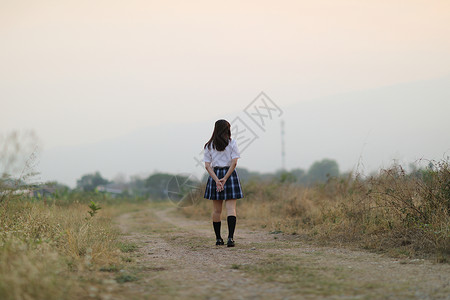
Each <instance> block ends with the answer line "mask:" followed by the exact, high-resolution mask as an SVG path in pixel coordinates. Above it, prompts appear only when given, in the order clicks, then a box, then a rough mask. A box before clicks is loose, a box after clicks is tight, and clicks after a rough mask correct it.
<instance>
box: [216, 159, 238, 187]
mask: <svg viewBox="0 0 450 300" xmlns="http://www.w3.org/2000/svg"><path fill="white" fill-rule="evenodd" d="M237 160H238V159H237V158H233V159H232V160H231V164H230V168H229V169H228V172H227V174H225V176H223V178H221V179H220V181H221V182H222V184H225V182H226V181H227V180H228V178H229V177H230V176H231V173H233V171H234V169H235V168H236V165H237Z"/></svg>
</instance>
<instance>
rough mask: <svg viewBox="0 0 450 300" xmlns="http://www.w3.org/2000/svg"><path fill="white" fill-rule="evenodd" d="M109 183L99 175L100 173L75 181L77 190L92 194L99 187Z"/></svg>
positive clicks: (84, 176)
mask: <svg viewBox="0 0 450 300" xmlns="http://www.w3.org/2000/svg"><path fill="white" fill-rule="evenodd" d="M107 183H109V181H108V180H107V179H105V178H103V177H102V175H100V172H98V171H97V172H95V173H94V174H86V175H83V176H82V177H81V178H80V179H78V180H77V188H79V189H82V190H83V191H85V192H92V191H95V189H96V188H97V187H98V186H99V185H103V184H107Z"/></svg>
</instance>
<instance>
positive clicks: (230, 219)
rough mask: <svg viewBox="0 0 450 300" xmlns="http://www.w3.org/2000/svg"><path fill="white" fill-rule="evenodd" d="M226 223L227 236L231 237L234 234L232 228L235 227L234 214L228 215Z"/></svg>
mask: <svg viewBox="0 0 450 300" xmlns="http://www.w3.org/2000/svg"><path fill="white" fill-rule="evenodd" d="M227 223H228V238H231V239H232V238H233V235H234V228H236V216H228V217H227Z"/></svg>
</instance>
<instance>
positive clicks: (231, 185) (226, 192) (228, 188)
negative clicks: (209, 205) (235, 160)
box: [204, 167, 244, 200]
mask: <svg viewBox="0 0 450 300" xmlns="http://www.w3.org/2000/svg"><path fill="white" fill-rule="evenodd" d="M228 169H229V167H215V168H214V173H215V174H216V176H217V178H219V179H221V178H223V177H224V176H225V174H226V173H227V172H228ZM242 197H244V195H243V193H242V187H241V182H240V180H239V177H238V174H237V173H236V170H233V173H231V176H230V177H228V180H227V182H225V186H224V188H223V191H221V192H217V191H216V182H215V181H214V179H212V177H211V176H209V177H208V181H207V183H206V189H205V196H204V198H206V199H210V200H229V199H240V198H242Z"/></svg>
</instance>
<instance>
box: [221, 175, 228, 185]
mask: <svg viewBox="0 0 450 300" xmlns="http://www.w3.org/2000/svg"><path fill="white" fill-rule="evenodd" d="M219 181H220V183H222V186H224V185H225V182H227V178H225V177H223V178H221V179H219Z"/></svg>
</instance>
